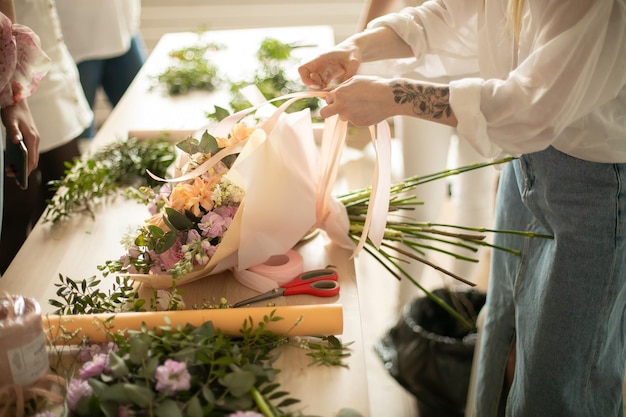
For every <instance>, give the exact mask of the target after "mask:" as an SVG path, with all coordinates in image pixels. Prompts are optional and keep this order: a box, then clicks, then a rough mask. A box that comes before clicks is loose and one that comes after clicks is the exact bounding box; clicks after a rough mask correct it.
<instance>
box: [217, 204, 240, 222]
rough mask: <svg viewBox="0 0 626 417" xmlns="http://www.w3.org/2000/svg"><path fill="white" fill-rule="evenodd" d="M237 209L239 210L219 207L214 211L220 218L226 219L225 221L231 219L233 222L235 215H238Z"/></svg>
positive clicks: (234, 207)
mask: <svg viewBox="0 0 626 417" xmlns="http://www.w3.org/2000/svg"><path fill="white" fill-rule="evenodd" d="M237 209H238V207H237V206H219V207H218V208H216V209H215V210H213V211H214V212H215V213H217V214H219V215H220V216H222V217H224V219H226V220H229V219H230V220H232V219H233V217H235V213H237ZM229 223H230V222H229Z"/></svg>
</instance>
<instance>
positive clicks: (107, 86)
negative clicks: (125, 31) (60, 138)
mask: <svg viewBox="0 0 626 417" xmlns="http://www.w3.org/2000/svg"><path fill="white" fill-rule="evenodd" d="M145 59H146V58H145V53H144V49H143V42H142V40H141V37H140V36H139V35H137V36H135V37H133V39H132V41H131V43H130V49H129V50H128V51H127V52H126V53H124V54H123V55H120V56H117V57H113V58H107V59H92V60H88V61H83V62H81V63H79V64H78V65H77V67H78V72H79V74H80V83H81V85H82V87H83V91H84V92H85V97H86V98H87V102H88V103H89V106H90V107H91V109H92V110H93V107H94V103H95V100H96V92H97V90H98V88H99V87H102V89H103V90H104V93H105V94H106V96H107V99H108V100H109V102H110V103H111V105H112V106H113V107H115V105H117V103H118V102H119V101H120V99H121V98H122V96H123V95H124V93H125V92H126V89H127V88H128V86H129V85H130V83H131V82H132V81H133V79H134V78H135V76H136V75H137V73H138V72H139V70H140V69H141V66H142V65H143V63H144V62H145ZM95 133H96V129H95V125H94V124H93V123H92V125H91V127H89V128H87V130H85V132H84V133H83V134H82V135H81V137H89V138H92V137H93V136H94V135H95Z"/></svg>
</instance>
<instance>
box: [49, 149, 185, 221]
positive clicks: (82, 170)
mask: <svg viewBox="0 0 626 417" xmlns="http://www.w3.org/2000/svg"><path fill="white" fill-rule="evenodd" d="M175 158H176V153H175V150H174V144H173V143H172V142H171V141H169V140H168V139H167V138H155V139H138V138H129V139H127V140H121V141H116V142H113V143H111V144H109V145H107V146H105V147H103V148H101V149H100V150H98V151H96V152H95V153H93V154H92V155H86V156H85V157H83V158H78V159H75V160H74V161H68V162H66V163H65V168H66V169H65V175H64V176H63V178H61V179H59V180H55V181H51V182H50V188H51V189H52V190H53V191H55V194H54V196H53V197H52V199H50V200H49V201H48V202H47V203H48V206H47V208H46V211H45V213H44V220H45V221H49V222H52V223H56V222H58V221H60V220H63V219H66V218H68V217H70V216H71V215H73V214H75V213H79V212H87V213H89V214H90V215H91V217H95V214H94V211H93V209H94V206H95V205H97V204H98V203H100V202H102V201H105V200H106V199H107V198H112V197H115V196H117V195H119V194H120V190H123V189H125V188H131V187H141V186H155V185H156V182H155V181H154V180H153V179H152V178H151V177H150V176H149V175H148V174H147V170H149V171H150V172H152V173H154V174H156V175H158V176H164V175H165V172H166V171H167V168H168V167H169V166H170V165H171V164H172V163H173V162H174V160H175Z"/></svg>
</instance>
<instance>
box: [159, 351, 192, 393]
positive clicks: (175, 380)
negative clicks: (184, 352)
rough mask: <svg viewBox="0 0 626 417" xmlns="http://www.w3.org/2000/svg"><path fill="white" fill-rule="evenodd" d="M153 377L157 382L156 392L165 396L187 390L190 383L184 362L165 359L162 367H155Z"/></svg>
mask: <svg viewBox="0 0 626 417" xmlns="http://www.w3.org/2000/svg"><path fill="white" fill-rule="evenodd" d="M154 377H155V378H156V381H157V384H156V390H157V391H159V392H162V393H164V394H166V395H170V394H173V393H174V392H176V391H184V390H187V389H189V386H190V382H191V375H189V371H187V365H186V364H185V362H178V361H174V360H172V359H167V360H166V361H165V363H164V364H163V365H161V366H159V367H157V369H156V371H155V373H154Z"/></svg>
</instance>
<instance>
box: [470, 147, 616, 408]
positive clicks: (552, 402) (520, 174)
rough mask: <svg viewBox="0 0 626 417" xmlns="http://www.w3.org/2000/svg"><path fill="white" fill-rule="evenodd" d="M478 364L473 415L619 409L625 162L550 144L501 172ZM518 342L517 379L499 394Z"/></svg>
mask: <svg viewBox="0 0 626 417" xmlns="http://www.w3.org/2000/svg"><path fill="white" fill-rule="evenodd" d="M496 207H497V211H496V228H498V229H516V230H531V231H535V232H539V233H547V234H550V235H552V236H554V239H543V238H521V237H516V236H512V235H497V237H496V239H495V243H496V244H498V245H503V246H506V247H511V248H515V249H519V250H521V251H522V256H520V257H517V256H515V255H511V254H508V253H505V252H502V251H498V250H495V251H494V252H493V253H492V265H491V270H492V272H491V277H490V281H489V288H488V292H487V304H486V308H487V310H486V316H485V324H484V328H483V337H482V340H481V346H480V356H479V359H478V371H477V380H476V389H477V393H476V408H475V410H474V411H475V413H474V415H475V417H493V416H498V415H504V413H505V412H506V416H510V417H538V416H541V417H544V416H550V417H554V416H563V417H578V416H580V417H582V416H585V417H591V416H598V417H614V416H623V398H622V384H623V381H624V370H625V367H626V320H625V319H626V316H625V310H626V239H625V238H626V236H625V233H626V164H602V163H595V162H589V161H584V160H580V159H576V158H573V157H570V156H568V155H565V154H563V153H561V152H559V151H557V150H555V149H553V148H548V149H546V150H544V151H541V152H536V153H533V154H529V155H524V156H522V157H521V158H520V159H519V160H516V161H514V162H512V163H510V164H508V165H507V166H506V167H505V169H504V170H503V172H502V175H501V179H500V186H499V190H498V196H497V203H496ZM513 343H515V347H516V354H515V360H516V363H515V377H514V379H513V383H512V385H511V388H510V391H509V392H508V394H507V392H505V391H503V378H504V371H505V365H506V359H507V355H508V353H509V351H510V348H511V346H512V344H513Z"/></svg>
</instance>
